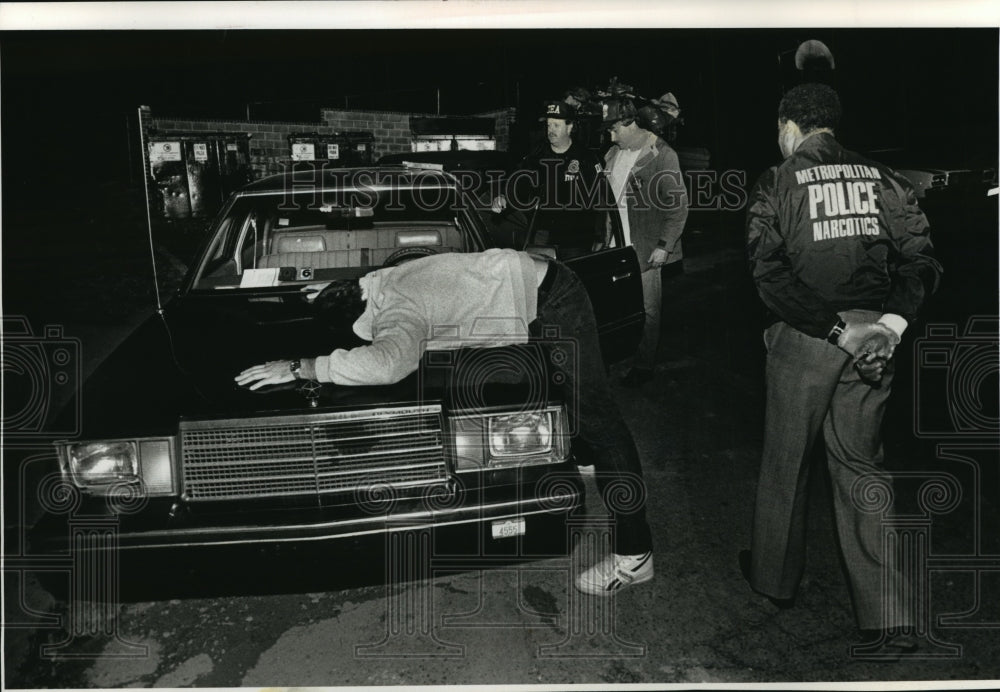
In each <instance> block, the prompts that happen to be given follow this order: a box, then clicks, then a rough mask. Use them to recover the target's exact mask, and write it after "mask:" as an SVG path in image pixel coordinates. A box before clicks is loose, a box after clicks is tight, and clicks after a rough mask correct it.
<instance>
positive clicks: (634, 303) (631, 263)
mask: <svg viewBox="0 0 1000 692" xmlns="http://www.w3.org/2000/svg"><path fill="white" fill-rule="evenodd" d="M566 265H567V266H568V267H570V268H571V269H572V270H573V271H574V272H576V274H577V276H579V277H580V280H581V281H582V282H583V285H584V286H585V287H586V288H587V293H588V294H589V295H590V302H591V303H592V304H593V306H594V316H595V317H596V318H597V330H598V333H599V334H600V338H601V353H602V355H603V356H604V362H605V363H614V362H617V361H619V360H622V359H624V358H627V357H628V356H630V355H632V354H633V353H635V351H636V349H637V348H638V347H639V340H640V339H641V338H642V328H643V326H644V324H645V321H646V314H645V312H644V311H643V303H642V278H641V277H640V269H639V261H638V258H637V257H636V255H635V250H634V249H633V248H632V247H631V246H630V247H615V248H605V249H602V250H598V251H596V252H593V253H591V254H588V255H581V256H578V257H575V258H573V259H570V260H567V261H566Z"/></svg>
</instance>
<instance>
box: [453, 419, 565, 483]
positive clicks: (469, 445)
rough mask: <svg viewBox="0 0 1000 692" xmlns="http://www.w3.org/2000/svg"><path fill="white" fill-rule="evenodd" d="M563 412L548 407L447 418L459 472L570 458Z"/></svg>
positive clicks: (550, 462)
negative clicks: (517, 411)
mask: <svg viewBox="0 0 1000 692" xmlns="http://www.w3.org/2000/svg"><path fill="white" fill-rule="evenodd" d="M565 415H566V414H565V411H564V410H563V408H562V407H561V406H551V407H548V408H545V409H543V410H540V411H532V412H525V413H514V414H512V413H497V414H480V415H475V416H455V417H453V418H451V419H450V427H451V431H452V453H453V456H454V460H455V467H456V470H458V471H475V470H482V469H483V468H499V467H508V466H525V465H530V464H556V463H559V462H562V461H565V460H566V459H568V458H569V439H568V432H567V430H566V422H565Z"/></svg>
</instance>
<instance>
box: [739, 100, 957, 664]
mask: <svg viewBox="0 0 1000 692" xmlns="http://www.w3.org/2000/svg"><path fill="white" fill-rule="evenodd" d="M840 115H841V108H840V100H839V98H838V96H837V93H836V92H835V91H834V90H833V89H831V88H830V87H829V86H826V85H823V84H801V85H799V86H797V87H795V88H793V89H791V90H790V91H789V92H788V93H787V94H785V96H784V98H783V99H782V100H781V104H780V105H779V107H778V146H779V148H780V149H781V153H782V155H783V156H784V157H785V160H784V162H783V163H782V164H780V165H778V166H775V167H772V168H771V169H769V170H768V171H766V172H765V173H764V174H763V175H762V176H761V178H760V180H759V181H758V183H757V186H756V188H755V189H754V191H753V193H752V195H751V198H750V205H749V207H748V211H747V227H746V241H747V253H748V255H749V258H750V267H751V270H752V273H753V278H754V282H755V283H756V285H757V291H758V293H759V294H760V297H761V300H762V301H763V302H764V305H765V306H766V307H767V308H768V310H769V311H770V313H771V314H772V316H773V324H771V325H770V326H769V327H768V328H767V330H766V331H765V332H764V341H765V344H766V346H767V374H766V377H767V405H766V411H765V429H764V449H763V461H762V463H761V469H760V477H759V480H758V484H757V500H756V510H755V514H754V521H753V550H752V551H751V552H747V551H744V552H743V553H741V554H740V567H741V570H742V571H743V574H744V577H745V578H746V579H747V581H748V582H749V583H750V586H751V587H752V588H753V589H754V590H755V591H757V592H758V593H761V594H763V595H765V596H767V597H769V598H770V599H771V601H772V602H773V603H775V604H776V605H778V606H779V607H790V606H791V605H792V603H793V599H794V596H795V591H796V589H797V587H798V583H799V579H800V578H801V576H802V571H803V564H804V560H805V528H806V526H805V524H806V521H805V520H806V500H807V497H808V489H809V484H808V479H809V456H810V451H811V450H812V446H813V442H814V440H815V438H816V435H817V434H818V433H819V432H820V430H822V432H823V437H824V439H825V442H826V453H827V466H828V468H829V472H830V478H831V481H832V484H833V493H834V503H835V509H836V521H837V530H838V534H839V537H840V547H841V550H842V552H843V557H844V562H845V564H846V565H847V570H848V574H849V577H850V584H851V590H852V592H853V595H854V605H855V616H856V619H857V623H858V626H859V628H860V629H861V630H862V632H863V634H864V635H865V637H866V638H868V639H871V641H872V643H873V645H878V646H883V647H885V648H886V649H887V650H891V649H894V648H895V649H898V650H899V651H906V650H910V649H912V648H914V647H915V643H913V642H912V641H908V640H906V639H904V638H900V637H896V636H895V635H894V633H895V631H896V630H897V629H898V628H900V627H906V626H909V625H912V622H913V621H912V612H911V611H910V610H908V609H907V605H912V604H906V603H904V602H903V592H904V586H903V585H902V584H901V577H900V575H898V574H892V573H887V572H886V568H885V564H884V555H885V546H883V542H882V523H881V517H880V515H879V514H878V513H873V512H865V511H863V510H862V509H861V508H859V507H858V506H857V505H856V500H855V492H856V487H855V486H856V484H857V483H859V482H865V481H864V480H863V479H876V481H877V482H879V483H882V484H886V485H888V484H889V483H890V481H891V479H890V478H889V477H888V476H887V474H886V473H885V472H884V471H883V469H882V462H883V450H882V440H881V425H882V415H883V413H884V411H885V406H886V401H887V399H888V397H889V391H890V385H891V382H892V374H893V364H892V360H891V357H892V354H893V349H894V348H895V346H896V345H897V344H898V343H899V340H900V337H901V336H902V334H903V330H904V329H906V326H907V324H908V323H910V322H912V321H913V320H914V319H915V317H916V314H917V311H918V309H919V308H920V306H921V304H922V303H923V302H924V300H925V298H926V297H927V296H928V295H930V294H931V293H932V292H933V291H934V290H935V289H936V287H937V283H938V279H939V275H940V272H941V266H940V264H938V262H937V260H935V259H934V257H933V247H932V245H931V240H930V235H929V230H928V224H927V219H926V218H925V217H924V214H923V213H922V212H921V211H920V209H919V207H918V206H917V203H916V199H915V195H914V192H913V188H912V187H911V186H910V184H909V182H908V181H907V180H906V179H905V178H903V177H902V176H900V175H898V174H896V173H895V172H893V171H892V170H890V169H889V168H886V167H885V166H882V165H880V164H878V163H875V162H873V161H869V160H868V159H865V158H863V157H862V156H860V155H858V154H855V153H853V152H850V151H847V150H846V149H844V148H843V147H841V145H840V144H839V143H838V142H837V140H836V139H835V138H834V128H836V127H837V125H838V123H839V120H840ZM886 511H891V510H886ZM883 578H884V579H885V582H884V583H883Z"/></svg>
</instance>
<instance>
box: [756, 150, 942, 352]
mask: <svg viewBox="0 0 1000 692" xmlns="http://www.w3.org/2000/svg"><path fill="white" fill-rule="evenodd" d="M928 231H929V227H928V223H927V218H926V217H925V216H924V214H923V212H921V211H920V208H919V207H918V206H917V202H916V196H915V194H914V192H913V188H912V187H911V186H910V184H909V182H908V181H907V180H906V179H905V178H903V177H902V176H900V175H899V174H898V173H896V172H895V171H893V170H891V169H889V168H887V167H885V166H883V165H881V164H878V163H875V162H873V161H870V160H868V159H866V158H864V157H862V156H860V155H858V154H855V153H853V152H850V151H847V150H846V149H844V148H843V147H842V146H840V144H839V143H838V142H837V140H836V139H834V137H833V135H831V134H827V133H820V134H815V135H812V136H811V137H808V138H807V139H806V140H805V141H803V142H802V143H801V144H800V145H799V148H798V149H796V151H795V152H794V153H793V154H792V155H791V156H790V157H788V158H787V159H785V161H784V162H783V163H782V164H781V165H779V166H775V167H773V168H771V169H769V170H767V171H766V172H765V173H764V174H763V175H762V176H761V177H760V180H759V181H758V182H757V185H756V187H755V188H754V190H753V192H752V193H751V196H750V206H749V209H748V212H747V229H746V241H747V252H748V254H749V258H750V265H751V271H752V272H753V278H754V282H755V283H756V284H757V290H758V292H759V293H760V297H761V299H762V300H763V302H764V304H765V305H766V306H767V308H768V309H769V311H770V312H771V313H772V315H771V317H772V318H774V319H777V320H782V321H784V322H787V323H788V324H790V325H791V326H793V327H795V328H796V329H798V330H800V331H802V332H805V333H806V334H809V335H810V336H814V337H821V338H825V337H826V336H827V335H828V334H829V333H830V331H831V330H832V329H833V327H834V326H835V325H836V324H837V321H838V320H839V317H838V314H837V313H838V311H841V310H849V309H852V308H853V309H867V310H876V311H879V312H883V313H894V314H897V315H900V316H902V317H903V318H905V319H906V320H907V321H913V319H914V318H915V317H916V314H917V311H918V309H919V307H920V305H921V304H922V303H923V301H924V298H925V297H926V296H927V295H929V294H930V293H932V292H933V291H934V290H935V289H936V288H937V282H938V278H939V275H940V272H941V265H940V264H938V262H937V260H935V259H934V257H933V246H932V245H931V239H930V235H929V233H928ZM774 319H772V321H774Z"/></svg>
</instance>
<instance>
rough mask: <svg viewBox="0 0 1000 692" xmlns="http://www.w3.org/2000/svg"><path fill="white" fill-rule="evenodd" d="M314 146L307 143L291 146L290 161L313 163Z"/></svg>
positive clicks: (314, 157) (314, 156) (314, 158)
mask: <svg viewBox="0 0 1000 692" xmlns="http://www.w3.org/2000/svg"><path fill="white" fill-rule="evenodd" d="M315 160H316V146H315V145H314V144H311V143H308V142H298V143H296V144H293V145H292V161H315Z"/></svg>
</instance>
